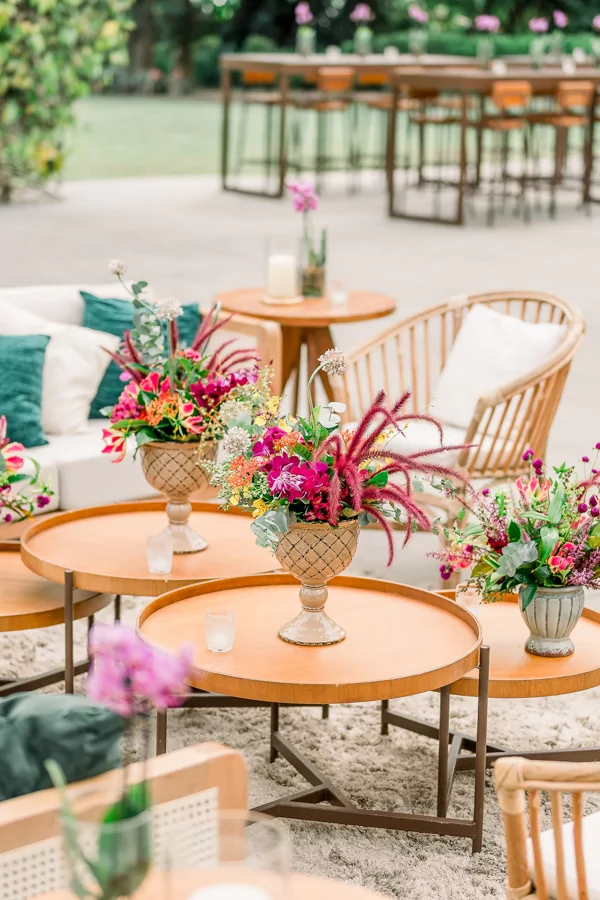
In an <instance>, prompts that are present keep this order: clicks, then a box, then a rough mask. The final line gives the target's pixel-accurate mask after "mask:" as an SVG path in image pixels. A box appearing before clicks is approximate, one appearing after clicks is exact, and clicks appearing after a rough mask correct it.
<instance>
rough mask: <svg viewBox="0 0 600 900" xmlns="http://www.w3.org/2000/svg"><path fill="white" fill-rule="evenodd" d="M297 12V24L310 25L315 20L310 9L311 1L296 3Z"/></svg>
mask: <svg viewBox="0 0 600 900" xmlns="http://www.w3.org/2000/svg"><path fill="white" fill-rule="evenodd" d="M295 13H296V24H297V25H310V23H311V22H312V20H313V14H312V12H311V10H310V4H309V3H298V4H297V5H296V10H295Z"/></svg>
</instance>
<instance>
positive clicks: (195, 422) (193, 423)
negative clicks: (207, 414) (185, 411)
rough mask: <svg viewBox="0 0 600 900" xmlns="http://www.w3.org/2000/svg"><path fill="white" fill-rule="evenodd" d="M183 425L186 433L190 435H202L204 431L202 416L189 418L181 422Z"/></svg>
mask: <svg viewBox="0 0 600 900" xmlns="http://www.w3.org/2000/svg"><path fill="white" fill-rule="evenodd" d="M183 424H184V426H185V429H186V431H189V433H190V434H202V432H203V431H204V417H203V416H189V417H188V418H187V419H184V420H183Z"/></svg>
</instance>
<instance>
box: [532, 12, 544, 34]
mask: <svg viewBox="0 0 600 900" xmlns="http://www.w3.org/2000/svg"><path fill="white" fill-rule="evenodd" d="M529 30H530V31H533V33H534V34H544V33H545V32H546V31H548V19H544V18H543V16H538V17H537V18H534V19H530V20H529Z"/></svg>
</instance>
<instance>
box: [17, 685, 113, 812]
mask: <svg viewBox="0 0 600 900" xmlns="http://www.w3.org/2000/svg"><path fill="white" fill-rule="evenodd" d="M124 722H125V720H124V719H122V718H121V717H120V716H118V715H116V714H115V713H113V712H110V710H108V709H105V708H104V707H102V706H96V705H95V704H94V703H91V702H90V701H89V700H88V699H87V698H86V697H80V696H77V695H75V694H28V693H23V694H15V695H14V696H13V697H8V698H6V699H5V700H0V759H1V760H2V765H1V766H0V802H1V801H3V800H9V799H10V798H11V797H20V796H22V795H23V794H30V793H31V792H32V791H41V790H43V789H44V788H49V787H51V784H50V778H49V776H48V772H47V771H46V767H45V765H44V763H45V761H46V760H47V759H53V760H55V761H56V762H57V763H59V765H60V767H61V768H62V770H63V772H64V774H65V777H66V779H67V781H68V782H69V783H71V782H73V781H81V780H82V779H83V778H93V777H94V776H95V775H100V774H102V772H108V770H109V769H116V768H118V767H119V765H120V760H121V757H120V741H121V735H122V733H123V725H124Z"/></svg>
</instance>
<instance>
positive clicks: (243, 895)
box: [188, 882, 271, 900]
mask: <svg viewBox="0 0 600 900" xmlns="http://www.w3.org/2000/svg"><path fill="white" fill-rule="evenodd" d="M188 900H271V898H270V896H269V894H267V892H266V891H263V890H262V888H259V887H255V886H254V885H252V884H244V883H243V882H239V884H237V883H234V882H229V883H226V884H210V885H207V887H204V888H200V889H199V890H197V891H194V893H193V894H191V895H190V897H189V898H188Z"/></svg>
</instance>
